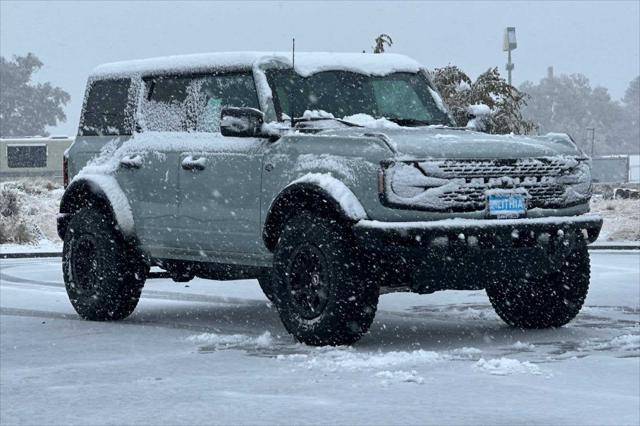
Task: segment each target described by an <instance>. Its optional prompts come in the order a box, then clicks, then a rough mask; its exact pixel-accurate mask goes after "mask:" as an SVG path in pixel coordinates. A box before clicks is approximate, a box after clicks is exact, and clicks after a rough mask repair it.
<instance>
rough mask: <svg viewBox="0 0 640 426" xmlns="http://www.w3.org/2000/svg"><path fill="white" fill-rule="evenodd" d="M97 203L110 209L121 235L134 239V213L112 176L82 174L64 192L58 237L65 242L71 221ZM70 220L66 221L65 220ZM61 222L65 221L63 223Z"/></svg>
mask: <svg viewBox="0 0 640 426" xmlns="http://www.w3.org/2000/svg"><path fill="white" fill-rule="evenodd" d="M91 199H97V200H99V201H101V202H102V204H103V205H104V206H105V207H106V208H107V209H109V211H110V213H111V214H112V216H113V219H114V220H115V222H116V224H117V226H118V228H119V230H120V232H121V233H122V235H123V236H124V237H125V238H129V237H132V236H133V235H134V222H133V213H132V211H131V206H130V204H129V200H128V199H127V196H126V195H125V193H124V192H123V191H122V189H121V188H120V185H119V184H118V182H117V181H116V179H115V178H114V177H113V176H109V175H98V174H83V175H81V176H77V177H76V178H75V179H74V180H73V181H72V182H71V184H70V185H69V187H68V188H67V189H66V190H65V192H64V195H63V196H62V200H61V201H60V215H59V220H58V235H60V238H64V233H65V232H66V223H68V218H69V217H70V216H71V214H73V213H74V212H76V211H77V210H79V209H80V208H82V207H87V206H90V205H91ZM65 218H66V219H67V220H64V219H65ZM61 219H62V220H61Z"/></svg>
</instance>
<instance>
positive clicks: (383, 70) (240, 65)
mask: <svg viewBox="0 0 640 426" xmlns="http://www.w3.org/2000/svg"><path fill="white" fill-rule="evenodd" d="M271 61H275V62H280V63H283V64H286V65H289V66H291V53H289V52H219V53H202V54H195V55H179V56H165V57H158V58H150V59H140V60H134V61H124V62H113V63H109V64H104V65H100V66H98V67H97V68H95V69H94V70H93V72H92V74H91V76H92V77H98V78H100V77H101V78H106V77H116V76H124V75H131V74H142V75H145V74H152V73H156V72H158V71H161V72H162V73H167V72H175V73H190V72H206V71H211V70H214V69H224V70H241V69H251V68H253V67H254V66H259V65H261V64H263V63H268V62H271ZM422 68H423V66H422V65H420V64H419V63H418V62H416V61H414V60H413V59H411V58H409V57H407V56H404V55H398V54H394V53H384V54H372V53H330V52H300V53H296V58H295V69H296V72H297V73H298V74H300V75H302V76H309V75H312V74H315V73H318V72H321V71H328V70H340V71H352V72H357V73H360V74H367V75H378V76H379V75H388V74H391V73H394V72H412V73H415V72H417V71H419V70H420V69H422Z"/></svg>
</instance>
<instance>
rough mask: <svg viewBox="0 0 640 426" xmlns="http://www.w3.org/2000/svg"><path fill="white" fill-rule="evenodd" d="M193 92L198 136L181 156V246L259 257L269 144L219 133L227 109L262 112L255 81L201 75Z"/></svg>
mask: <svg viewBox="0 0 640 426" xmlns="http://www.w3.org/2000/svg"><path fill="white" fill-rule="evenodd" d="M191 89H192V95H193V96H194V99H193V102H192V105H194V106H195V109H194V110H193V117H194V119H193V125H195V131H194V132H193V133H192V134H191V135H190V139H191V140H192V142H191V145H190V146H189V149H187V150H184V151H183V152H182V153H181V155H180V163H181V167H180V171H179V173H180V177H179V181H180V191H179V194H180V195H179V198H180V202H179V212H178V213H179V222H180V226H181V227H182V229H183V232H182V233H181V235H182V238H183V240H182V241H181V242H182V244H183V246H184V247H185V248H188V249H191V250H194V251H196V252H201V254H208V252H218V253H227V254H230V255H233V253H237V254H246V253H257V252H258V251H259V241H261V240H260V238H261V236H260V235H261V233H260V183H261V171H262V152H263V149H264V147H265V146H266V144H268V141H267V140H266V139H261V138H234V137H224V136H222V135H221V134H220V112H221V109H222V108H223V107H226V106H233V107H252V108H256V109H259V105H258V96H257V92H256V88H255V84H254V81H253V76H252V74H251V73H250V72H236V73H223V74H212V75H207V76H202V78H201V79H200V80H199V81H198V82H196V83H194V85H193V86H192V88H191Z"/></svg>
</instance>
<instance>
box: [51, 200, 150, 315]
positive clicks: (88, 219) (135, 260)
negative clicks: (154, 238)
mask: <svg viewBox="0 0 640 426" xmlns="http://www.w3.org/2000/svg"><path fill="white" fill-rule="evenodd" d="M62 269H63V275H64V283H65V287H66V289H67V294H68V296H69V300H70V301H71V304H72V305H73V307H74V309H75V310H76V312H77V313H78V315H80V316H81V317H82V318H84V319H87V320H91V321H112V320H121V319H124V318H126V317H128V316H129V315H130V314H131V313H132V312H133V310H134V309H135V308H136V305H137V304H138V300H139V299H140V294H141V292H142V288H143V286H144V282H145V279H146V275H147V273H148V270H149V269H148V267H147V265H146V264H145V262H144V261H143V258H142V256H140V254H139V253H138V251H137V250H136V249H135V248H133V247H131V246H130V245H129V244H127V242H126V241H124V239H123V238H122V236H121V235H120V233H119V232H118V230H117V229H116V224H115V222H114V220H113V219H112V217H111V216H110V215H109V214H105V213H104V212H102V211H100V210H98V209H92V208H83V209H81V210H79V211H78V212H77V213H75V214H74V215H73V217H72V218H71V220H70V222H69V226H68V228H67V231H66V233H65V236H64V246H63V252H62Z"/></svg>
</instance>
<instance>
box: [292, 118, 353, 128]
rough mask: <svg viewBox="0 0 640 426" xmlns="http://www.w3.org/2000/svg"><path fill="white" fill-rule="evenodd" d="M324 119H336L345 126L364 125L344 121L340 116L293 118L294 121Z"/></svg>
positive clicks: (303, 121) (302, 121)
mask: <svg viewBox="0 0 640 426" xmlns="http://www.w3.org/2000/svg"><path fill="white" fill-rule="evenodd" d="M325 120H333V121H337V122H338V123H342V124H344V125H346V126H349V127H364V126H361V125H360V124H356V123H352V122H350V121H346V120H343V119H341V118H335V117H296V118H294V119H293V122H294V123H305V122H309V121H325Z"/></svg>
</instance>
